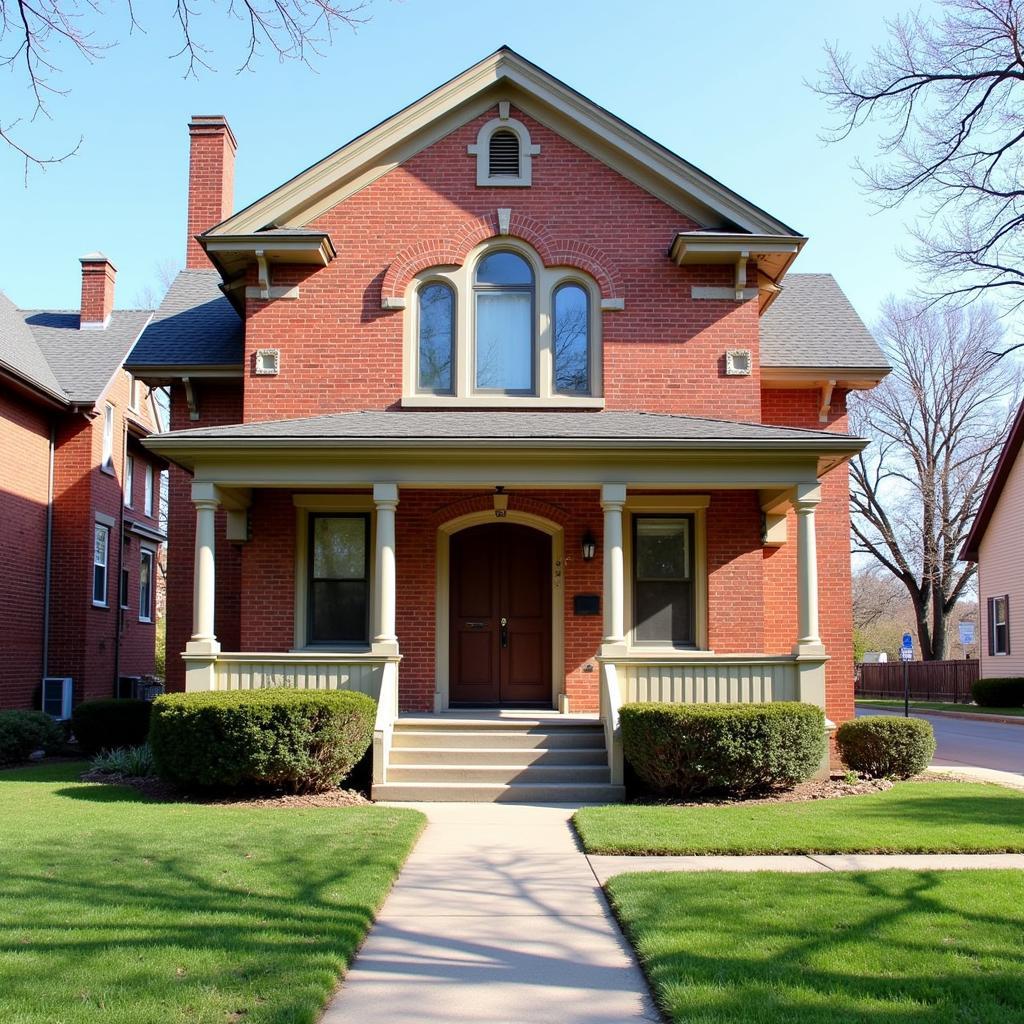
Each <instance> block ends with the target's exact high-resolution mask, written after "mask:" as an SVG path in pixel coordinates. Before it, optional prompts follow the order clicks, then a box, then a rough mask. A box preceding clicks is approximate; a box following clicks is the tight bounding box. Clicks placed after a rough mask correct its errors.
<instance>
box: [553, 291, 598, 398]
mask: <svg viewBox="0 0 1024 1024" xmlns="http://www.w3.org/2000/svg"><path fill="white" fill-rule="evenodd" d="M554 312H555V317H554V321H555V330H554V334H555V337H554V342H555V344H554V350H555V352H554V354H555V390H556V391H558V392H560V393H562V394H571V395H586V394H589V393H590V365H589V363H590V313H589V309H588V301H587V293H586V290H585V289H584V288H583V287H581V286H580V285H578V284H564V285H562V286H561V287H559V288H557V289H556V290H555V301H554Z"/></svg>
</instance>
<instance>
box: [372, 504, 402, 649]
mask: <svg viewBox="0 0 1024 1024" xmlns="http://www.w3.org/2000/svg"><path fill="white" fill-rule="evenodd" d="M373 504H374V507H375V509H376V511H377V534H376V536H377V546H376V559H375V564H376V577H377V579H376V583H377V590H376V596H377V601H376V607H375V613H374V623H375V629H374V637H373V648H374V651H375V652H380V653H388V654H391V653H397V650H398V637H397V635H396V634H395V603H396V593H397V582H396V578H395V576H396V574H395V509H396V507H397V506H398V484H374V485H373Z"/></svg>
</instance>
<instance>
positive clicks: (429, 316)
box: [419, 284, 455, 391]
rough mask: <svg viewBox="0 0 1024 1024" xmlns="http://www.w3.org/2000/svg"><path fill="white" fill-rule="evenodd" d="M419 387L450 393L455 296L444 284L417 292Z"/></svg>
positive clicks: (429, 286)
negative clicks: (418, 300) (418, 306)
mask: <svg viewBox="0 0 1024 1024" xmlns="http://www.w3.org/2000/svg"><path fill="white" fill-rule="evenodd" d="M419 296H420V346H419V387H421V388H422V389H423V390H425V391H451V389H452V350H453V348H454V344H453V343H454V340H455V332H454V328H455V295H454V293H453V292H452V290H451V288H449V287H448V286H447V285H446V284H428V285H426V287H424V288H421V289H420V293H419Z"/></svg>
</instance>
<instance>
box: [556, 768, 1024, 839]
mask: <svg viewBox="0 0 1024 1024" xmlns="http://www.w3.org/2000/svg"><path fill="white" fill-rule="evenodd" d="M573 823H574V824H575V826H576V830H577V832H579V834H580V838H581V839H582V841H583V846H584V849H585V850H586V851H587V853H613V854H614V853H655V854H699V853H727V854H729V853H735V854H740V853H755V854H756V853H974V852H987V853H992V852H1005V853H1018V852H1022V851H1024V792H1017V791H1015V790H1012V789H1006V788H1004V787H1002V786H992V785H985V784H981V783H970V782H902V783H898V784H897V785H895V786H894V787H893V788H892V789H890V790H888V791H887V792H884V793H871V794H868V795H866V796H848V797H842V798H839V799H832V800H808V801H804V802H801V803H775V804H771V803H767V804H765V803H762V804H746V805H744V804H742V803H736V804H726V805H722V806H717V807H716V806H710V805H700V804H694V805H690V806H686V807H666V806H656V805H641V804H619V805H616V806H610V807H584V808H581V809H580V810H578V811H577V812H576V814H575V815H574V816H573Z"/></svg>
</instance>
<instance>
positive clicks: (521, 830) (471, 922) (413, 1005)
mask: <svg viewBox="0 0 1024 1024" xmlns="http://www.w3.org/2000/svg"><path fill="white" fill-rule="evenodd" d="M416 807H417V809H418V810H421V811H423V812H424V813H426V814H427V816H428V818H429V822H430V823H429V825H428V826H427V829H426V831H425V832H424V834H423V837H422V838H421V839H420V841H419V843H418V844H417V846H416V848H415V850H414V851H413V853H412V855H411V857H410V858H409V861H408V862H407V864H406V866H405V868H404V869H403V870H402V873H401V875H400V876H399V878H398V881H397V883H396V884H395V888H394V890H393V892H392V893H391V896H390V897H389V898H388V901H387V903H386V904H385V906H384V909H383V910H382V912H381V914H380V916H379V918H378V920H377V923H376V925H374V927H373V929H372V931H371V932H370V934H369V936H368V938H367V940H366V942H365V944H364V945H363V947H362V949H361V950H360V952H359V954H358V956H357V957H356V960H355V963H354V964H353V966H352V968H351V970H349V972H348V974H347V975H346V977H345V980H344V983H343V985H342V988H341V990H340V991H339V992H338V993H337V995H336V996H335V997H334V999H333V1000H332V1001H331V1003H330V1005H329V1006H328V1008H327V1011H326V1013H325V1014H324V1017H323V1018H322V1021H321V1024H385V1022H387V1024H398V1022H416V1024H454V1022H459V1021H467V1022H474V1024H512V1022H514V1024H533V1022H537V1024H541V1022H543V1024H628V1022H630V1021H660V1020H661V1017H660V1016H659V1014H658V1012H657V1010H656V1009H655V1007H654V1005H653V1003H652V1001H651V998H650V994H649V992H648V989H647V984H646V982H645V980H644V977H643V974H642V973H641V971H640V969H639V967H637V965H636V962H635V961H634V959H633V955H632V952H631V951H630V948H629V946H628V944H627V943H626V941H625V939H624V938H623V937H622V934H621V932H620V931H619V928H618V925H617V924H616V922H615V920H614V918H613V917H612V915H611V913H610V911H609V910H608V907H607V904H606V903H605V899H604V896H603V894H602V893H601V889H600V886H599V884H598V881H597V879H596V878H595V876H594V873H593V871H592V870H591V867H590V864H589V862H588V860H587V858H586V857H585V856H583V855H582V854H581V853H580V851H579V847H578V846H577V843H576V839H575V835H574V833H573V831H572V826H571V825H570V823H569V818H570V817H571V816H572V813H573V811H574V810H575V808H574V807H566V806H558V807H554V806H522V805H514V804H481V803H477V804H455V803H447V804H446V803H437V804H417V805H416Z"/></svg>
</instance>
